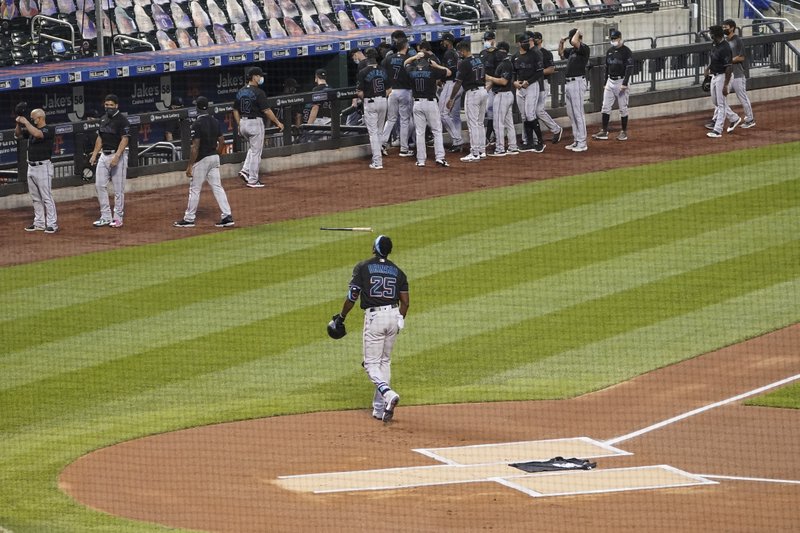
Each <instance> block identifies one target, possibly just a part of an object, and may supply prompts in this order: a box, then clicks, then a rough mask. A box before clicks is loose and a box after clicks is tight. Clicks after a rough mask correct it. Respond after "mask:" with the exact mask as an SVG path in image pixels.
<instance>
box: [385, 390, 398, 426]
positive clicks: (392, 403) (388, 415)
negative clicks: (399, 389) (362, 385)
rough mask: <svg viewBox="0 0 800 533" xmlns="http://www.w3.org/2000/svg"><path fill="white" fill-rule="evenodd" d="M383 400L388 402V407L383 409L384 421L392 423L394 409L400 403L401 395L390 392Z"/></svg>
mask: <svg viewBox="0 0 800 533" xmlns="http://www.w3.org/2000/svg"><path fill="white" fill-rule="evenodd" d="M383 399H384V400H386V407H384V408H383V421H384V422H391V421H392V418H393V417H394V408H395V407H397V404H398V402H400V395H399V394H397V393H396V392H395V391H393V390H390V391H388V392H387V393H386V394H384V395H383Z"/></svg>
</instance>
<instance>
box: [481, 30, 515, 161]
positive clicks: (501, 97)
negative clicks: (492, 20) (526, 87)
mask: <svg viewBox="0 0 800 533" xmlns="http://www.w3.org/2000/svg"><path fill="white" fill-rule="evenodd" d="M510 48H511V47H510V46H509V45H508V43H507V42H505V41H502V42H500V43H498V44H497V55H496V57H497V59H498V60H499V63H498V64H497V68H496V69H495V72H494V73H493V74H494V75H489V74H486V81H488V82H491V85H492V91H493V92H494V99H493V100H492V102H493V106H494V110H493V113H492V116H493V120H494V134H495V139H496V140H495V145H494V153H492V154H489V155H492V156H495V157H503V156H505V155H508V154H513V155H516V154H518V153H519V148H518V147H517V131H516V129H514V113H513V111H514V91H513V90H512V89H513V83H514V66H513V64H512V63H511V57H510V56H509V55H508V52H509V50H510ZM506 137H508V148H506Z"/></svg>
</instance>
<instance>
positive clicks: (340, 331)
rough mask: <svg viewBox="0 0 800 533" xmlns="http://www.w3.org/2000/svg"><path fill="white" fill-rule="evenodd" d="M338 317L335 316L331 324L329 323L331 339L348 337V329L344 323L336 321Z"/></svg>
mask: <svg viewBox="0 0 800 533" xmlns="http://www.w3.org/2000/svg"><path fill="white" fill-rule="evenodd" d="M337 316H338V315H335V316H334V317H333V319H331V321H330V322H328V336H329V337H330V338H331V339H341V338H342V337H344V336H345V335H347V329H346V328H345V327H344V322H343V321H341V320H336V318H337Z"/></svg>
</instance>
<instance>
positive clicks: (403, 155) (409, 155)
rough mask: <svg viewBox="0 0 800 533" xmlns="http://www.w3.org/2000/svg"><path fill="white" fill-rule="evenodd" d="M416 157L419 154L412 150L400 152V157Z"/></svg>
mask: <svg viewBox="0 0 800 533" xmlns="http://www.w3.org/2000/svg"><path fill="white" fill-rule="evenodd" d="M415 155H417V154H415V153H414V152H412V151H411V150H400V157H414V156H415Z"/></svg>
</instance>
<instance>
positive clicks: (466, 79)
mask: <svg viewBox="0 0 800 533" xmlns="http://www.w3.org/2000/svg"><path fill="white" fill-rule="evenodd" d="M484 69H485V67H484V64H483V61H481V58H480V57H477V56H474V55H472V56H469V57H465V58H464V59H462V60H461V63H459V64H458V70H457V71H456V79H457V80H460V81H461V86H462V87H463V88H464V90H465V91H469V90H470V89H476V88H478V87H483V85H484V84H485V83H486V75H485V70H484Z"/></svg>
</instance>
